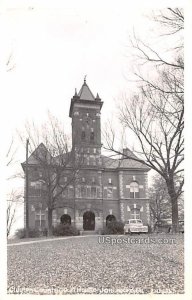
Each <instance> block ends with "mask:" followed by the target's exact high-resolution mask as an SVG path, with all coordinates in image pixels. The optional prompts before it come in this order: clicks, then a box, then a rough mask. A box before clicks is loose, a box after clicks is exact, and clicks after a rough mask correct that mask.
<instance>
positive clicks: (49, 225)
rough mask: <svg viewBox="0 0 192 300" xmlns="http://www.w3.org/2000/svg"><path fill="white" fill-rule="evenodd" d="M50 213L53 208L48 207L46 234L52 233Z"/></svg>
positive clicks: (50, 234)
mask: <svg viewBox="0 0 192 300" xmlns="http://www.w3.org/2000/svg"><path fill="white" fill-rule="evenodd" d="M52 214H53V209H52V208H48V231H47V235H48V236H52V235H53V226H52Z"/></svg>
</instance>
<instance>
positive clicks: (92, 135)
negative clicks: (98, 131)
mask: <svg viewBox="0 0 192 300" xmlns="http://www.w3.org/2000/svg"><path fill="white" fill-rule="evenodd" d="M90 140H91V141H93V140H94V130H93V128H91V134H90Z"/></svg>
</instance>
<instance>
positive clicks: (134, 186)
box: [130, 181, 139, 198]
mask: <svg viewBox="0 0 192 300" xmlns="http://www.w3.org/2000/svg"><path fill="white" fill-rule="evenodd" d="M130 198H139V185H138V183H137V182H135V181H134V182H131V184H130Z"/></svg>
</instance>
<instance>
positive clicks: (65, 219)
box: [60, 214, 71, 225]
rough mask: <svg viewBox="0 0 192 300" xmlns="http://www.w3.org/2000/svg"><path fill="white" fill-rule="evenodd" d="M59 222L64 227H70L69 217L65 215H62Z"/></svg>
mask: <svg viewBox="0 0 192 300" xmlns="http://www.w3.org/2000/svg"><path fill="white" fill-rule="evenodd" d="M60 221H61V224H64V225H66V224H69V225H71V217H70V215H67V214H64V215H62V216H61V218H60Z"/></svg>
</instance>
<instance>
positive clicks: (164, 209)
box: [149, 174, 171, 224]
mask: <svg viewBox="0 0 192 300" xmlns="http://www.w3.org/2000/svg"><path fill="white" fill-rule="evenodd" d="M149 199H150V211H151V216H152V220H153V223H154V224H156V223H158V222H160V221H161V220H162V219H168V218H170V217H171V202H170V199H169V194H168V192H167V186H166V183H165V180H164V178H163V177H161V176H160V175H158V174H157V175H156V176H154V177H153V183H152V186H151V187H150V188H149Z"/></svg>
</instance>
